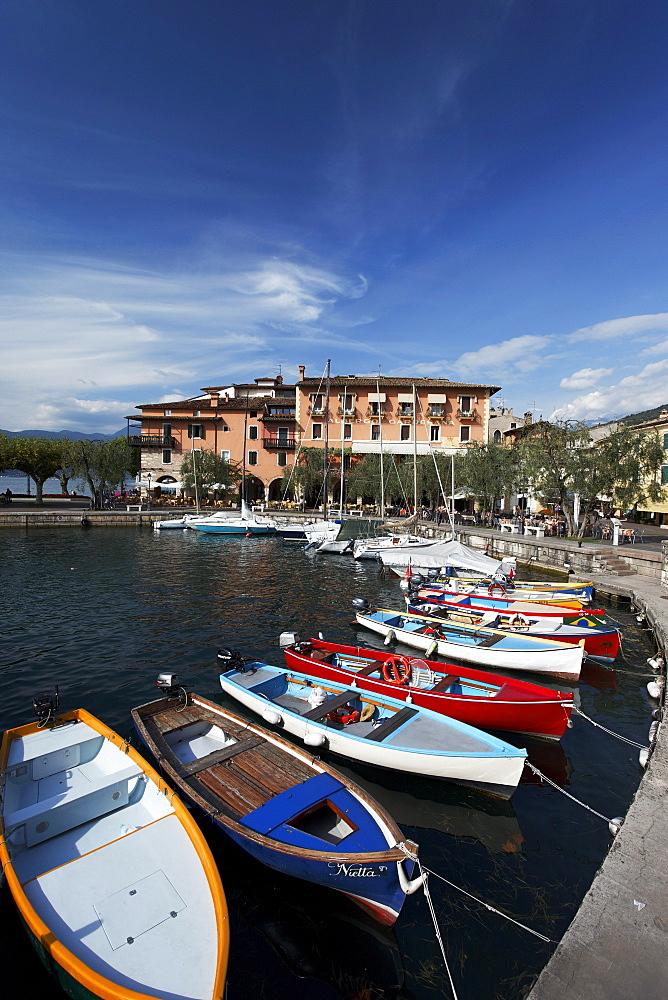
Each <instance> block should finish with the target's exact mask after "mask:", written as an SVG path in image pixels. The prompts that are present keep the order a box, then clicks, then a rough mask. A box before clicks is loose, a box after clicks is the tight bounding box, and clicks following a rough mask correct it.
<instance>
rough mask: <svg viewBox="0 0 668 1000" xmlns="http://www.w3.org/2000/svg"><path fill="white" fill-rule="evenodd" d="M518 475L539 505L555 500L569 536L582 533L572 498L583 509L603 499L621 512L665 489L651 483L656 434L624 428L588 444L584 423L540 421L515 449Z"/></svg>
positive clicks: (657, 457) (657, 455)
mask: <svg viewBox="0 0 668 1000" xmlns="http://www.w3.org/2000/svg"><path fill="white" fill-rule="evenodd" d="M518 457H519V461H520V467H521V472H522V473H524V474H526V476H527V477H528V479H529V480H530V482H531V485H532V491H533V493H534V494H535V495H536V496H537V497H538V498H539V499H540V500H542V501H543V502H544V503H546V502H548V501H549V500H553V499H555V498H557V499H558V501H559V504H560V506H561V508H562V510H563V512H564V515H565V517H566V521H567V525H568V533H569V534H570V535H575V534H576V532H578V530H579V534H580V535H581V534H582V532H583V531H584V522H583V523H582V525H580V526H579V529H578V525H576V523H575V517H574V507H575V502H576V497H577V498H578V499H579V501H580V502H581V504H582V505H583V506H584V507H585V509H586V507H587V506H592V505H594V504H595V503H597V502H599V500H601V499H603V498H605V500H606V501H607V502H610V503H612V506H613V507H615V508H616V507H619V508H621V509H622V510H624V509H626V508H627V507H630V506H631V505H632V504H633V503H641V502H644V501H646V500H652V501H656V500H659V499H661V498H662V497H663V496H664V495H665V491H664V490H663V489H662V487H661V486H660V484H659V483H658V482H657V481H656V476H657V472H658V470H659V469H660V467H661V463H662V460H663V449H662V448H661V445H660V442H659V440H658V438H657V437H656V435H654V434H646V433H644V432H643V431H640V430H637V429H635V428H633V427H628V426H623V427H620V428H619V429H618V430H617V431H614V432H613V433H612V434H610V435H608V436H607V437H605V438H602V439H601V440H600V441H598V442H592V440H591V434H590V432H589V429H588V428H587V427H586V426H584V425H583V424H572V423H555V424H549V423H547V422H542V423H540V424H536V425H534V426H533V428H532V430H531V433H530V434H527V435H525V437H524V439H523V440H522V441H521V443H520V444H519V445H518Z"/></svg>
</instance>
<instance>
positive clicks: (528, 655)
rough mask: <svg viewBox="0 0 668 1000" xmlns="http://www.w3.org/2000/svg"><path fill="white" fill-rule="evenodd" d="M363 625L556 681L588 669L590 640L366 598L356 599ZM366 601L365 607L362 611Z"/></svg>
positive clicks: (430, 651) (432, 649) (443, 652)
mask: <svg viewBox="0 0 668 1000" xmlns="http://www.w3.org/2000/svg"><path fill="white" fill-rule="evenodd" d="M353 606H354V607H355V609H356V617H357V621H358V623H359V624H360V625H364V626H365V627H366V628H369V629H371V630H372V631H373V632H377V633H378V634H379V635H382V636H384V637H385V640H386V641H387V642H390V641H393V640H395V639H396V641H397V642H402V643H405V645H407V646H412V647H413V648H414V649H422V650H424V651H426V652H427V658H429V657H430V656H433V655H434V653H438V655H439V656H443V657H445V658H446V659H447V660H452V659H455V660H463V661H464V662H465V663H475V664H478V665H479V666H484V667H496V668H500V669H502V670H522V671H528V672H530V673H532V674H547V675H548V676H550V677H554V678H555V680H565V681H577V680H578V678H579V676H580V670H581V668H582V659H583V656H584V640H583V639H581V640H580V642H579V643H578V644H577V645H570V644H567V643H565V642H554V641H553V640H552V639H537V638H534V637H533V636H529V635H525V634H520V633H517V632H515V633H511V632H504V631H502V630H501V629H494V628H484V627H482V626H467V625H462V624H455V623H451V622H447V621H443V620H441V619H440V618H430V617H428V616H426V615H417V614H410V613H409V612H407V611H405V612H400V611H390V610H386V609H384V608H376V609H373V610H372V609H371V608H369V607H368V604H367V602H366V601H365V600H364V598H355V600H354V601H353ZM365 606H366V609H365V610H361V609H362V608H363V607H365Z"/></svg>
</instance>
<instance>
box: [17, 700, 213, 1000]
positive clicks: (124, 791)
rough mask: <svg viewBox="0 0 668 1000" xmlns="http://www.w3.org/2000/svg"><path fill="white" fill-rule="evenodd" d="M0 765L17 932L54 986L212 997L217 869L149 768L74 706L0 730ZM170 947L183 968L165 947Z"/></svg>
mask: <svg viewBox="0 0 668 1000" xmlns="http://www.w3.org/2000/svg"><path fill="white" fill-rule="evenodd" d="M1 766H2V771H3V776H4V785H3V788H4V796H3V803H2V819H1V822H0V860H1V861H2V865H3V869H4V872H5V875H6V878H7V884H8V887H9V889H10V891H11V893H12V896H13V899H14V902H15V904H16V906H17V909H18V911H19V915H20V917H21V920H22V921H23V923H24V924H25V926H26V928H27V931H28V934H29V937H30V939H31V941H32V942H33V944H34V946H35V948H36V950H37V953H38V955H39V957H40V959H41V960H42V962H43V963H44V965H45V966H46V967H47V969H49V971H51V972H52V973H53V974H54V976H55V977H56V978H57V980H58V982H59V983H60V985H61V986H62V988H63V989H64V990H65V992H66V993H68V995H69V996H71V997H73V998H75V1000H80V998H83V997H86V998H87V997H96V998H100V1000H144V998H162V1000H169V998H172V1000H173V998H174V997H175V996H177V997H178V996H182V997H186V996H188V997H191V998H196V997H199V998H201V1000H217V998H220V997H221V996H222V993H223V990H224V985H225V969H226V963H227V951H228V943H229V937H228V931H227V928H228V924H227V910H226V905H225V898H224V895H223V891H222V886H221V885H220V878H219V875H218V872H217V869H216V866H215V863H214V861H213V858H212V857H211V854H210V851H209V849H208V846H207V845H206V841H205V840H204V838H203V836H202V834H201V832H200V831H199V829H198V827H197V825H196V824H195V822H194V820H193V819H192V817H191V816H190V814H189V812H188V810H187V809H186V808H185V806H184V805H183V804H182V803H181V802H180V800H178V799H177V798H176V797H175V796H174V794H173V792H172V790H171V789H170V788H169V787H168V786H167V785H166V783H165V782H164V781H163V780H162V778H160V776H159V775H158V774H157V773H156V772H155V771H154V770H153V769H152V768H150V767H149V765H148V764H147V763H146V762H145V761H144V760H143V759H142V758H141V757H140V756H139V754H137V752H136V751H135V750H133V749H132V748H130V747H129V746H128V744H127V741H123V740H121V738H120V737H119V736H118V735H117V734H115V733H113V731H112V730H109V729H108V728H107V727H106V726H104V725H103V724H102V723H100V722H99V721H98V720H96V719H94V717H93V716H91V715H89V714H88V713H86V712H84V711H83V710H78V711H75V712H69V713H65V714H64V715H63V716H60V717H59V718H58V719H57V720H56V722H55V723H54V724H53V725H52V726H51V727H49V728H41V729H40V727H39V726H38V724H37V723H33V724H30V725H28V726H23V727H20V728H18V729H14V730H9V731H7V733H5V737H4V739H3V745H2V759H1ZM156 857H160V863H159V864H158V865H156V863H155V858H156ZM158 869H159V870H158ZM133 895H137V903H128V897H129V896H133ZM170 906H171V907H173V908H174V913H172V914H170V913H169V912H168V910H169V908H170ZM124 907H125V916H123V915H122V913H121V911H122V910H123V908H124ZM147 913H152V914H153V918H152V919H149V918H147V916H146V914H147ZM174 916H176V917H177V920H176V921H175V920H174V919H171V918H173V917H174ZM166 918H170V919H169V920H167V919H166ZM179 918H180V919H179ZM84 925H85V927H86V934H85V936H84V937H83V938H82V933H81V928H82V926H84ZM181 935H184V937H183V938H182V937H181ZM193 936H194V937H196V938H197V941H196V942H192V940H191V939H192V937H193ZM182 941H185V942H186V943H185V945H184V944H183V943H181V944H180V942H182ZM130 945H133V946H135V947H134V948H133V949H130ZM179 948H181V954H182V956H186V957H187V958H189V959H190V962H191V963H192V965H193V966H195V965H197V966H198V968H197V970H196V971H193V969H192V968H191V967H189V962H188V961H187V960H185V959H182V960H181V961H180V962H179V960H178V958H176V957H175V956H177V955H178V953H179Z"/></svg>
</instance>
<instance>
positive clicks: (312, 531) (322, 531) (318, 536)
mask: <svg viewBox="0 0 668 1000" xmlns="http://www.w3.org/2000/svg"><path fill="white" fill-rule="evenodd" d="M302 527H303V529H304V535H305V537H306V541H307V543H308V544H309V545H313V546H316V545H320V544H321V543H322V542H325V541H334V539H335V538H336V536H337V535H338V533H339V528H340V527H341V522H340V521H329V520H324V521H311V522H307V523H306V524H304V525H302Z"/></svg>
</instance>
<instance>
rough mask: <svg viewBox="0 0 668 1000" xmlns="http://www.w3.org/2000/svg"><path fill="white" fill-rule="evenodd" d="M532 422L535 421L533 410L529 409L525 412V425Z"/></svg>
mask: <svg viewBox="0 0 668 1000" xmlns="http://www.w3.org/2000/svg"><path fill="white" fill-rule="evenodd" d="M532 423H533V413H532V412H531V410H527V412H526V413H525V414H524V426H525V427H526V426H527V425H528V424H532Z"/></svg>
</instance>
